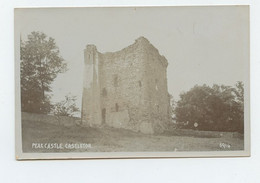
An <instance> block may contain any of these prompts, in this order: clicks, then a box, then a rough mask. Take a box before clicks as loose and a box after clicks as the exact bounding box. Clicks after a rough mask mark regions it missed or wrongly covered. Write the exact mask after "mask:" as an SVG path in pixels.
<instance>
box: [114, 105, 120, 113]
mask: <svg viewBox="0 0 260 183" xmlns="http://www.w3.org/2000/svg"><path fill="white" fill-rule="evenodd" d="M115 108H116V112H118V108H119V106H118V104H117V103H116V106H115Z"/></svg>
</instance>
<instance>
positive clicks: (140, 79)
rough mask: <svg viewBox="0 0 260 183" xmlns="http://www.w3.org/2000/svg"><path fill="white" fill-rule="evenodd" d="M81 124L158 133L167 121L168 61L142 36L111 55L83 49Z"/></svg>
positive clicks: (168, 109)
mask: <svg viewBox="0 0 260 183" xmlns="http://www.w3.org/2000/svg"><path fill="white" fill-rule="evenodd" d="M84 61H85V68H84V85H83V97H82V124H83V125H86V126H93V127H95V126H104V125H107V126H111V127H115V128H124V129H130V130H133V131H136V132H139V131H140V132H142V133H146V134H153V133H160V132H162V131H163V130H164V129H165V128H166V125H167V124H168V122H169V120H170V98H169V94H168V90H167V73H166V69H167V66H168V62H167V60H166V59H165V57H164V56H161V55H160V54H159V52H158V50H157V49H156V48H155V47H154V46H153V45H152V44H151V43H150V42H149V41H148V40H147V39H146V38H144V37H140V38H138V39H137V40H136V41H135V43H134V44H132V45H130V46H128V47H126V48H124V49H122V50H120V51H117V52H113V53H100V52H98V51H97V48H96V46H94V45H87V46H86V49H85V50H84Z"/></svg>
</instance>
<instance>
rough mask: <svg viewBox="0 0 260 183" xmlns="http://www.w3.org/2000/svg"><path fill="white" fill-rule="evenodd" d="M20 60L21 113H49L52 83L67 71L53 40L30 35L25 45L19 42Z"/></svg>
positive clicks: (34, 34) (39, 33)
mask: <svg viewBox="0 0 260 183" xmlns="http://www.w3.org/2000/svg"><path fill="white" fill-rule="evenodd" d="M20 60H21V68H20V70H21V104H22V111H24V112H34V113H48V112H49V111H50V109H51V104H50V95H49V93H50V92H51V91H52V90H51V83H52V82H53V81H54V79H55V78H56V77H57V75H58V74H59V73H63V72H65V71H66V69H67V65H66V63H65V61H64V59H63V58H62V57H61V56H60V53H59V48H58V47H57V45H56V43H55V40H54V39H53V38H51V37H49V38H47V36H46V35H45V34H44V33H41V32H32V33H31V34H29V35H28V39H27V40H26V41H22V40H21V45H20Z"/></svg>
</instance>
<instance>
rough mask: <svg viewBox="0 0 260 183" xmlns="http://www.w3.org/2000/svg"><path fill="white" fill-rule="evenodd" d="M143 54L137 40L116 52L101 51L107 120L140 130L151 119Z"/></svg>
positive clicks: (117, 124) (103, 107) (103, 109)
mask: <svg viewBox="0 0 260 183" xmlns="http://www.w3.org/2000/svg"><path fill="white" fill-rule="evenodd" d="M143 57H144V49H143V45H142V44H139V43H137V42H136V43H135V44H133V45H131V46H129V47H127V48H125V49H123V50H121V51H118V52H115V53H105V54H100V58H101V61H100V63H101V65H100V71H101V72H100V73H102V74H101V76H100V78H101V83H100V84H101V86H102V87H101V90H102V92H101V96H102V100H101V106H102V111H105V120H103V122H104V123H106V124H108V125H110V126H113V127H117V128H126V129H131V130H134V131H139V126H140V123H141V122H142V121H144V120H148V116H145V114H146V113H147V108H146V106H145V103H144V95H145V93H144V87H143V86H142V85H143V82H144V69H145V66H144V60H143ZM103 115H104V114H103ZM146 118H147V119H146Z"/></svg>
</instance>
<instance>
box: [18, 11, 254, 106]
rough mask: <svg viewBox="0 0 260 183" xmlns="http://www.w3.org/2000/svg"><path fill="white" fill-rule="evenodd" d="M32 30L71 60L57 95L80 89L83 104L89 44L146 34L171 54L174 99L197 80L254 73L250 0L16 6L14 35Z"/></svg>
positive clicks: (114, 46) (118, 42)
mask: <svg viewBox="0 0 260 183" xmlns="http://www.w3.org/2000/svg"><path fill="white" fill-rule="evenodd" d="M32 31H40V32H44V33H45V34H46V35H47V36H49V37H52V38H54V39H55V41H56V44H57V46H58V47H59V49H60V55H61V56H62V57H63V58H64V59H65V60H66V62H67V64H68V68H69V70H68V71H67V72H66V73H63V74H59V75H58V77H57V78H56V79H55V81H54V82H53V84H52V89H53V93H52V101H53V102H58V101H61V100H63V99H64V97H65V95H67V94H71V95H75V96H77V105H78V107H79V108H81V97H82V90H83V89H82V88H83V87H82V84H83V67H84V64H83V63H84V58H83V50H84V49H85V47H86V45H87V44H94V45H96V47H97V49H98V51H99V52H102V53H103V52H114V51H118V50H121V49H123V48H125V47H127V46H129V45H131V44H133V43H134V41H135V39H137V38H138V37H140V36H144V37H146V38H147V39H148V40H149V41H150V43H151V44H153V45H154V46H155V47H156V48H157V49H158V50H159V52H160V54H161V55H164V56H165V58H166V59H167V60H168V63H169V65H168V68H167V78H168V79H167V82H168V92H169V93H170V94H171V95H173V97H174V98H175V100H178V99H179V94H180V93H181V92H185V91H188V90H189V89H190V88H192V87H193V86H194V85H196V84H199V85H202V84H207V85H209V86H211V85H212V84H224V85H232V86H234V84H235V83H236V82H237V81H243V82H244V81H246V80H247V77H248V75H249V73H248V72H249V71H248V65H249V9H248V6H211V7H208V6H204V7H199V6H197V7H196V6H193V7H150V8H147V7H146V8H145V7H142V8H140V7H139V8H134V7H128V8H34V9H16V10H15V37H16V38H17V37H20V35H21V37H22V39H23V40H25V39H26V37H27V35H28V34H30V33H31V32H32ZM16 40H19V39H16ZM15 44H16V45H17V44H18V45H19V42H17V41H16V43H15Z"/></svg>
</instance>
